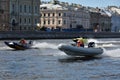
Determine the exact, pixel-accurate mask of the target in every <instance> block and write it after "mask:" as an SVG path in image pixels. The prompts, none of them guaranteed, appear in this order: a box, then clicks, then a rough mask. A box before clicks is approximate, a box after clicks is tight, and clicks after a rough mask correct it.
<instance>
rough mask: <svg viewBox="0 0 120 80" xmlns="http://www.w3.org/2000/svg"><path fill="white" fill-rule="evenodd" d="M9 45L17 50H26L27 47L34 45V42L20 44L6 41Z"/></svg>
mask: <svg viewBox="0 0 120 80" xmlns="http://www.w3.org/2000/svg"><path fill="white" fill-rule="evenodd" d="M4 43H5V44H6V45H7V46H9V47H10V48H13V49H15V50H25V49H30V48H31V47H32V44H29V43H27V44H24V45H23V44H20V43H16V42H4Z"/></svg>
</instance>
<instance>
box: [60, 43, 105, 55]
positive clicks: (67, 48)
mask: <svg viewBox="0 0 120 80" xmlns="http://www.w3.org/2000/svg"><path fill="white" fill-rule="evenodd" d="M58 49H59V50H61V51H63V52H65V53H66V54H67V55H70V56H97V55H100V54H102V53H103V49H102V48H95V47H77V46H72V45H60V46H59V47H58Z"/></svg>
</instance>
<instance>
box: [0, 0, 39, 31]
mask: <svg viewBox="0 0 120 80" xmlns="http://www.w3.org/2000/svg"><path fill="white" fill-rule="evenodd" d="M39 5H40V0H0V9H1V10H2V11H3V12H2V13H0V17H2V18H0V20H1V21H3V22H2V23H0V28H2V30H5V31H6V30H7V31H23V30H24V31H31V30H36V27H37V24H38V23H39V22H40V11H39ZM2 15H4V16H2ZM3 24H4V25H3Z"/></svg>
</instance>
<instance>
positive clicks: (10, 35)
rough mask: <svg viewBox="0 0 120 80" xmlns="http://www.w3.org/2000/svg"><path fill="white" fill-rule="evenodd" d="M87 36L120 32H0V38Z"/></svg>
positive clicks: (108, 35)
mask: <svg viewBox="0 0 120 80" xmlns="http://www.w3.org/2000/svg"><path fill="white" fill-rule="evenodd" d="M80 36H85V37H88V38H120V33H113V32H96V33H95V32H42V31H22V32H21V31H14V32H12V31H9V32H0V39H1V40H5V39H21V38H25V39H70V38H75V37H80Z"/></svg>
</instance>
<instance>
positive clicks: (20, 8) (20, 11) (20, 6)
mask: <svg viewBox="0 0 120 80" xmlns="http://www.w3.org/2000/svg"><path fill="white" fill-rule="evenodd" d="M20 13H22V5H20Z"/></svg>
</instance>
